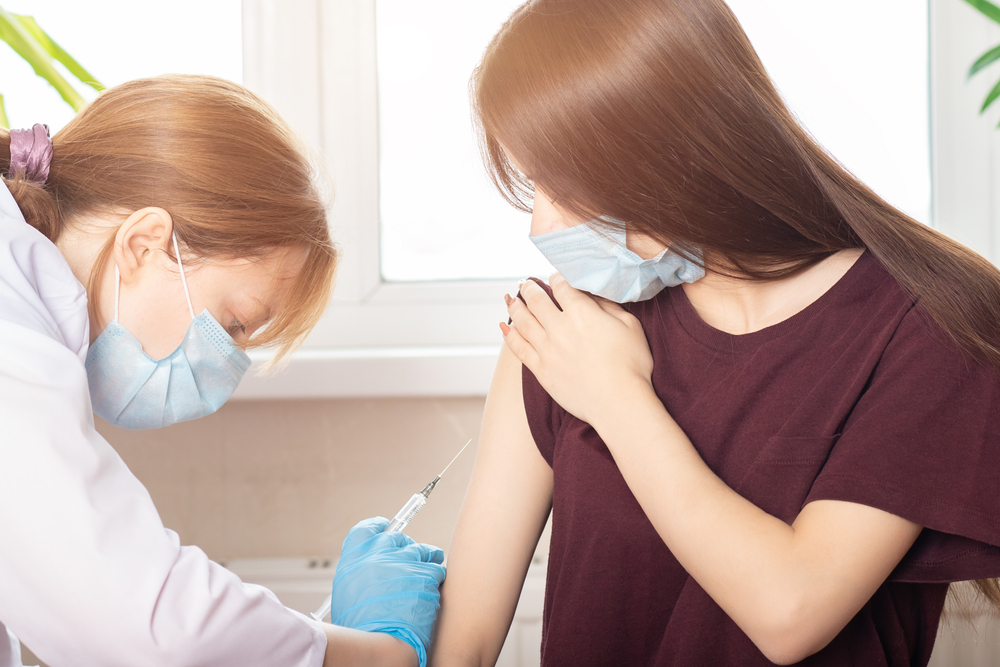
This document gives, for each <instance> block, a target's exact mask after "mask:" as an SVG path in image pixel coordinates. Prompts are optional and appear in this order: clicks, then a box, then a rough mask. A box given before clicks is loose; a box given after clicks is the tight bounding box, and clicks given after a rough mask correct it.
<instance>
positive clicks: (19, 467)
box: [0, 320, 326, 667]
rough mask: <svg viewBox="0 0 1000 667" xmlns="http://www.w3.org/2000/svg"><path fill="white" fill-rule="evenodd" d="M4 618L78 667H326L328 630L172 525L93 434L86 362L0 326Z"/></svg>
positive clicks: (40, 651)
mask: <svg viewBox="0 0 1000 667" xmlns="http://www.w3.org/2000/svg"><path fill="white" fill-rule="evenodd" d="M0 622H2V623H3V624H5V625H7V627H9V628H10V629H11V630H12V631H13V632H14V633H15V634H16V635H17V636H18V637H20V638H21V640H22V641H23V642H24V643H25V644H27V645H28V646H30V647H31V648H32V650H33V651H35V653H36V654H37V655H38V656H39V658H41V659H42V660H44V661H46V662H48V663H50V664H52V665H75V666H78V667H90V666H94V667H97V666H100V667H116V666H118V665H122V666H125V665H127V666H129V667H134V666H135V665H143V666H145V667H156V666H158V665H171V666H173V667H181V666H196V665H206V666H208V665H212V666H213V667H219V666H226V665H233V666H234V667H235V666H239V667H256V666H261V667H263V666H265V665H267V666H270V665H274V666H276V667H317V666H319V665H321V664H322V662H323V656H324V653H325V650H326V636H325V634H324V633H323V631H322V628H321V626H320V625H319V624H317V623H315V622H313V621H312V620H311V619H307V618H306V617H305V616H303V615H301V614H298V613H296V612H294V611H291V610H289V609H287V608H286V607H284V606H282V605H281V604H280V603H279V602H278V601H277V599H276V598H274V596H273V595H272V594H271V593H270V592H269V591H266V590H265V589H263V588H261V587H259V586H253V585H249V584H244V583H242V582H241V581H240V580H239V578H238V577H236V575H234V574H233V573H231V572H229V571H228V570H226V569H225V568H224V567H222V566H221V565H218V564H216V563H213V562H212V561H210V560H209V559H208V557H207V556H206V555H205V554H204V552H202V551H201V550H200V549H198V548H196V547H182V546H180V543H179V540H178V538H177V535H176V533H174V532H173V531H170V530H167V529H166V528H164V526H163V523H162V522H161V520H160V517H159V514H158V513H157V511H156V508H155V507H154V506H153V502H152V500H151V499H150V497H149V494H148V493H147V491H146V489H145V488H144V487H143V485H142V484H141V483H140V482H139V480H138V479H136V478H135V477H134V476H133V475H132V473H131V472H130V471H129V469H128V468H127V467H126V465H125V464H124V462H123V461H122V460H121V459H120V458H119V457H118V455H117V453H116V452H115V451H114V449H112V447H111V446H110V445H109V444H108V443H107V441H105V440H104V439H103V438H102V437H101V436H100V434H98V433H97V431H96V430H94V422H93V414H92V412H91V407H90V394H89V391H88V387H87V376H86V371H85V370H84V366H83V363H82V361H81V360H80V359H79V357H77V356H76V355H75V354H73V353H72V352H71V351H69V350H68V349H67V348H65V347H64V346H62V345H60V344H59V343H57V342H56V341H54V340H52V339H51V338H48V337H46V336H44V335H42V334H39V333H38V332H35V331H32V330H30V329H27V328H25V327H22V326H20V325H17V324H12V323H10V322H5V321H2V320H0Z"/></svg>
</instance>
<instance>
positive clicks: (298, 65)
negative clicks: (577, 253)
mask: <svg viewBox="0 0 1000 667" xmlns="http://www.w3.org/2000/svg"><path fill="white" fill-rule="evenodd" d="M930 19H931V20H930V23H931V68H930V69H931V71H930V78H931V98H932V101H931V137H932V139H931V141H932V181H933V198H934V202H933V217H934V220H935V226H936V227H938V228H939V229H941V230H942V231H944V232H945V233H947V234H949V235H951V236H953V237H955V238H957V239H958V240H960V241H962V242H963V243H966V244H967V245H969V246H970V247H972V248H973V249H975V250H977V251H978V252H980V253H982V254H983V255H985V256H987V257H989V258H990V259H991V260H993V261H997V260H998V259H1000V233H998V230H1000V206H998V205H997V204H995V203H994V202H995V201H997V200H998V199H1000V150H998V149H1000V131H996V130H994V129H993V128H994V125H995V124H996V119H995V117H991V118H993V120H992V121H989V120H987V119H980V118H975V117H973V116H974V113H973V114H970V112H969V110H970V108H971V109H978V106H977V104H978V100H981V99H982V97H983V96H984V95H985V89H984V86H986V85H987V81H988V80H989V79H990V75H989V74H984V75H982V76H981V77H980V79H981V81H976V80H974V81H973V83H972V84H967V83H966V80H965V72H966V71H967V70H968V67H969V65H970V64H971V63H972V62H973V60H974V59H975V57H977V56H978V55H979V54H980V53H982V52H983V51H985V50H986V49H987V48H988V47H989V46H992V45H993V44H995V43H997V42H998V41H1000V30H998V29H997V28H995V27H993V26H990V25H989V22H988V21H985V20H983V19H982V17H980V16H978V15H976V14H975V12H974V11H973V10H971V9H970V8H969V7H968V6H967V5H965V3H963V2H959V0H931V3H930ZM243 30H244V37H243V44H244V80H245V82H246V84H247V85H248V86H249V87H250V88H252V89H253V90H255V91H257V92H259V93H260V94H261V95H263V96H264V97H265V98H267V99H268V100H269V101H271V102H272V103H274V104H275V105H276V106H277V107H278V108H279V109H280V110H281V111H282V113H283V114H284V115H285V116H286V117H287V118H289V119H290V120H291V122H292V124H293V125H294V126H295V127H296V129H298V130H299V132H301V133H302V135H303V136H304V137H305V138H306V140H307V141H308V142H310V143H311V144H312V145H313V146H315V147H317V149H318V151H319V152H320V154H321V155H322V156H323V159H324V160H325V164H326V166H327V168H328V170H329V172H330V174H331V175H332V176H333V179H334V182H335V187H336V197H335V203H334V205H333V208H332V226H333V233H334V237H335V239H336V240H337V242H338V243H339V244H340V246H341V249H342V251H343V255H342V259H341V262H340V268H339V272H338V278H337V288H336V293H335V297H334V301H333V303H332V305H331V307H330V308H329V309H328V311H327V313H326V314H325V315H324V317H323V319H322V320H321V321H320V323H319V325H318V326H317V327H316V330H315V331H314V332H313V334H312V335H311V336H310V338H309V340H308V341H307V343H306V345H305V346H304V348H303V349H302V350H300V351H299V352H297V353H296V354H295V355H294V357H293V359H292V361H291V362H290V364H289V365H288V367H287V368H286V369H285V370H284V371H282V372H280V373H279V374H276V375H272V376H267V377H256V376H253V374H252V373H251V374H248V377H247V378H246V379H245V380H244V381H243V384H242V385H241V387H240V389H239V390H238V391H237V394H236V398H307V397H365V396H481V395H484V394H485V393H486V390H487V388H488V386H489V380H490V377H491V375H492V371H493V367H494V365H495V361H496V357H497V354H498V353H499V349H500V345H501V344H502V339H501V336H500V334H499V330H498V327H497V322H498V321H499V320H501V319H503V317H504V314H505V311H504V308H503V306H502V296H503V294H504V293H505V292H509V291H511V290H512V289H514V288H515V285H514V284H513V282H512V281H438V282H414V283H392V282H386V281H385V280H383V279H382V276H381V271H380V248H379V231H380V225H379V215H378V209H379V203H378V188H379V184H378V180H379V179H378V99H377V86H376V78H375V77H376V54H375V3H374V0H243ZM994 193H995V194H994ZM998 203H1000V202H998ZM264 359H265V356H264V355H257V361H258V362H260V361H262V360H264Z"/></svg>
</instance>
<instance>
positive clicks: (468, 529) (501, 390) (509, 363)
mask: <svg viewBox="0 0 1000 667" xmlns="http://www.w3.org/2000/svg"><path fill="white" fill-rule="evenodd" d="M551 507H552V469H551V468H550V467H549V466H548V464H547V463H546V462H545V460H544V459H543V458H542V456H541V454H540V453H539V451H538V448H537V447H536V446H535V442H534V439H533V438H532V436H531V431H530V429H529V428H528V421H527V417H526V416H525V410H524V401H523V398H522V394H521V364H520V363H519V362H518V361H517V359H516V358H515V357H514V355H513V354H512V353H511V352H510V350H508V349H507V347H506V346H503V349H502V351H501V353H500V360H499V361H498V362H497V369H496V372H495V374H494V377H493V382H492V384H491V385H490V392H489V396H488V398H487V400H486V411H485V414H484V415H483V429H482V434H481V436H480V439H479V450H478V452H477V455H476V465H475V469H474V470H473V473H472V482H471V483H470V486H469V491H468V494H467V495H466V498H465V502H464V503H463V505H462V511H461V514H460V516H459V519H458V527H457V528H456V530H455V536H454V538H453V540H452V546H451V552H450V553H449V555H448V577H447V579H446V580H445V583H444V585H443V587H442V593H441V613H440V620H439V623H438V630H437V638H436V641H435V646H434V652H433V655H432V661H433V662H434V663H435V664H440V665H454V664H470V665H472V664H488V665H492V664H494V662H495V661H496V658H497V656H498V655H499V654H500V649H501V648H502V646H503V642H504V638H505V637H506V635H507V630H508V628H509V627H510V622H511V619H512V618H513V616H514V609H515V608H516V606H517V600H518V598H519V596H520V593H521V586H522V585H523V583H524V577H525V574H526V572H527V570H528V565H529V563H530V562H531V556H532V554H533V553H534V550H535V546H536V545H537V543H538V538H539V535H541V532H542V529H543V528H544V526H545V521H546V520H547V518H548V515H549V510H550V509H551Z"/></svg>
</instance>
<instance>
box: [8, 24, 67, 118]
mask: <svg viewBox="0 0 1000 667" xmlns="http://www.w3.org/2000/svg"><path fill="white" fill-rule="evenodd" d="M0 40H3V41H5V42H7V44H9V45H10V47H11V48H12V49H14V51H16V52H17V54H18V55H19V56H21V57H22V58H24V59H25V60H26V61H28V64H29V65H31V68H32V69H33V70H35V74H37V75H38V76H40V77H42V78H43V79H45V80H46V81H48V82H49V83H50V84H52V87H53V88H55V89H56V91H57V92H58V93H59V95H60V97H62V98H63V99H64V100H65V101H66V103H67V104H69V105H70V106H71V107H73V109H74V110H75V111H79V110H80V109H81V108H83V105H84V104H85V103H86V101H85V100H84V99H83V97H81V96H80V93H78V92H77V90H76V88H74V87H73V86H72V85H70V83H69V81H67V80H66V79H65V78H64V77H63V75H62V74H60V73H59V70H57V69H56V68H55V66H54V65H53V64H52V56H51V55H49V52H48V51H46V50H45V48H44V47H43V46H41V45H40V44H39V43H38V40H36V39H35V37H34V36H33V35H32V34H31V33H30V32H28V30H27V29H26V28H25V27H24V25H23V24H22V23H21V21H20V20H18V19H17V18H16V17H15V16H14V15H12V14H9V13H8V12H6V11H4V10H3V8H2V7H0Z"/></svg>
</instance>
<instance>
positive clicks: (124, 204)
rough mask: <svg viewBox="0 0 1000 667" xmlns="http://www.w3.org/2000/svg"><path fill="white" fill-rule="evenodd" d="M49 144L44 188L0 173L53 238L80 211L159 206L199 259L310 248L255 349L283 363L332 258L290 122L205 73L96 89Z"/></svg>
mask: <svg viewBox="0 0 1000 667" xmlns="http://www.w3.org/2000/svg"><path fill="white" fill-rule="evenodd" d="M52 146H53V156H52V163H51V168H50V172H49V177H48V180H47V181H46V182H45V184H44V185H37V184H35V183H32V182H30V181H29V180H27V176H26V175H25V174H24V173H23V172H19V173H14V174H5V177H4V183H6V185H7V187H8V188H9V189H10V191H11V193H12V194H13V195H14V199H15V201H17V204H18V207H19V208H20V209H21V212H22V213H23V214H24V217H25V219H26V220H27V221H28V224H30V225H32V226H33V227H35V228H36V229H38V230H39V231H40V232H41V233H42V234H44V235H45V236H46V237H48V238H49V239H50V240H52V241H56V240H57V239H58V238H59V235H60V234H61V233H62V231H63V229H64V227H65V226H66V225H67V224H72V221H73V219H74V218H75V217H77V216H84V215H92V214H106V215H118V214H121V213H125V214H128V213H131V212H133V211H137V210H139V209H141V208H144V207H146V206H159V207H161V208H163V209H164V210H166V211H167V212H168V213H169V214H170V217H171V219H172V221H173V225H174V230H175V232H176V234H177V240H178V241H179V242H180V243H181V244H182V245H183V246H184V247H185V250H186V253H190V254H191V255H193V261H194V262H197V261H198V258H206V259H233V258H244V259H259V258H263V257H265V256H267V255H269V254H270V253H272V252H274V251H276V250H281V249H291V248H305V249H306V259H305V263H304V265H303V267H302V270H301V271H300V272H299V274H298V276H296V277H295V278H294V284H293V285H292V286H291V289H290V290H289V291H288V297H287V298H286V301H285V303H284V304H283V307H282V309H281V311H280V312H278V313H276V314H275V317H274V318H273V319H272V320H271V321H270V322H269V323H268V325H267V326H266V327H265V328H264V329H263V330H261V331H260V332H259V333H258V334H257V335H255V336H254V337H253V338H252V339H251V345H252V346H258V345H270V346H275V347H276V348H277V356H278V358H280V357H282V356H283V355H285V354H286V353H288V352H289V351H291V350H292V349H294V347H296V346H297V345H298V344H299V343H300V342H301V340H302V339H303V338H304V337H305V336H306V334H308V333H309V331H310V330H311V329H312V328H313V326H314V325H315V324H316V321H317V320H318V319H319V317H320V315H321V314H322V312H323V310H324V309H325V308H326V305H327V302H328V301H329V298H330V291H331V289H332V284H333V275H334V270H335V267H336V260H337V252H336V248H335V246H334V244H333V242H332V241H331V238H330V232H329V227H328V223H327V201H326V200H325V197H324V196H323V193H322V192H321V188H320V180H319V179H318V173H319V172H318V171H317V169H316V168H315V167H314V164H313V162H312V161H311V159H310V158H309V156H308V151H306V150H305V149H304V147H303V145H302V144H301V142H300V141H299V140H298V139H297V138H296V136H295V134H294V132H293V131H292V130H291V129H290V128H289V126H288V124H287V123H285V121H284V120H282V118H281V117H280V116H279V115H278V113H277V112H276V111H275V110H274V109H273V108H272V107H271V106H270V105H268V104H267V103H266V102H264V101H263V100H261V99H260V98H259V97H257V96H256V95H254V94H253V93H251V92H250V91H249V90H247V89H246V88H244V87H243V86H240V85H238V84H235V83H232V82H229V81H225V80H223V79H219V78H215V77H208V76H187V75H169V76H159V77H155V78H149V79H139V80H136V81H130V82H128V83H125V84H122V85H120V86H116V87H114V88H110V89H108V90H106V91H104V92H103V93H101V94H100V95H99V96H98V97H97V99H95V100H94V101H93V102H92V103H91V104H89V105H88V106H87V107H86V108H84V109H83V110H82V111H81V112H80V113H79V114H77V116H76V117H75V118H73V120H71V121H70V122H69V123H68V124H67V125H66V126H65V127H64V128H63V129H62V130H60V131H59V132H58V133H56V135H55V136H54V137H53V138H52ZM9 167H10V134H9V133H8V132H7V131H6V130H3V129H0V173H6V172H7V171H8V169H9ZM113 243H114V235H112V236H111V238H109V239H108V241H107V243H106V244H105V245H104V247H103V249H102V251H101V253H100V255H99V256H98V258H97V260H96V263H95V267H94V271H93V273H92V277H91V281H90V282H91V284H90V285H88V286H87V288H88V289H87V291H88V293H89V295H90V299H91V303H90V307H91V308H92V309H95V308H96V306H97V304H96V299H97V294H98V290H97V289H96V286H97V280H98V279H99V277H100V275H101V274H102V273H103V269H104V267H105V266H106V265H107V262H108V259H109V258H110V256H111V252H112V249H113ZM171 250H172V249H170V250H168V251H167V252H168V254H169V253H170V252H171Z"/></svg>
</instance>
